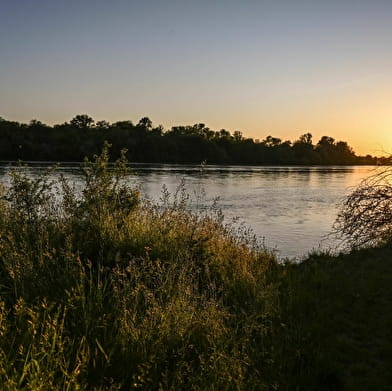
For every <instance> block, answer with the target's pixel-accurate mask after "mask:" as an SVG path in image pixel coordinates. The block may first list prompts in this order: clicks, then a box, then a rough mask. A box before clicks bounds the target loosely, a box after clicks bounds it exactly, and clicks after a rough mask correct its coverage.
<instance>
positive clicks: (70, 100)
mask: <svg viewBox="0 0 392 391" xmlns="http://www.w3.org/2000/svg"><path fill="white" fill-rule="evenodd" d="M0 7H1V8H0V88H1V93H0V116H2V117H4V118H6V119H12V120H18V121H29V120H30V119H32V118H36V119H40V120H41V121H43V122H46V123H49V124H52V123H61V122H64V121H67V120H70V119H71V118H72V117H73V116H74V115H75V114H77V113H88V114H90V115H91V116H92V117H94V118H95V119H96V120H100V119H106V120H109V121H117V120H123V119H132V120H133V121H137V120H138V119H139V118H140V117H142V116H149V117H150V118H151V119H152V120H153V122H154V123H155V124H163V125H164V126H165V127H170V126H172V125H178V124H193V123H197V122H203V123H206V124H207V125H208V126H210V127H211V128H214V129H220V128H226V129H228V130H231V131H233V130H236V129H239V130H242V131H243V132H244V134H245V135H247V136H250V137H254V138H260V139H263V138H264V137H266V136H267V135H269V134H272V135H274V136H277V137H281V138H282V139H291V140H293V139H295V138H297V137H298V136H299V135H300V134H302V133H305V132H308V131H309V132H311V133H313V134H314V137H315V138H316V139H317V138H319V137H321V136H322V135H330V136H332V137H335V138H336V139H343V140H346V141H348V142H349V144H350V145H352V146H353V147H354V149H355V150H356V151H358V152H360V153H368V152H369V153H378V152H379V151H380V150H389V151H390V150H391V149H392V131H391V130H392V129H391V128H392V114H391V113H392V107H391V102H392V72H391V69H392V51H391V49H390V48H391V47H392V23H391V20H392V1H377V0H376V1H275V2H266V1H246V0H245V1H213V0H210V1H187V0H183V1H149V0H145V1H124V0H122V1H118V0H111V1H90V0H84V1H82V0H79V1H73V0H69V1H57V0H52V1H43V0H30V1H28V0H24V1H22V0H14V1H4V0H0Z"/></svg>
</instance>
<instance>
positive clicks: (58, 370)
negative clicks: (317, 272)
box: [0, 145, 279, 390]
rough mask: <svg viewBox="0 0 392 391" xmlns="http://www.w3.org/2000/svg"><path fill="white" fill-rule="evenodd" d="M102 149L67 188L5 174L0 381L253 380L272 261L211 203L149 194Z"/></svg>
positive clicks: (270, 368) (146, 384)
mask: <svg viewBox="0 0 392 391" xmlns="http://www.w3.org/2000/svg"><path fill="white" fill-rule="evenodd" d="M108 161H109V156H108V146H107V145H106V146H105V147H104V149H103V152H102V154H101V155H100V156H95V157H94V159H93V160H92V161H88V160H86V161H85V162H84V164H83V166H82V174H83V178H84V186H83V189H82V191H81V192H80V191H77V190H76V189H74V188H73V186H72V185H71V184H70V183H69V182H67V181H66V179H65V178H62V177H58V179H51V178H54V173H53V172H47V173H43V174H42V175H41V176H39V177H38V178H33V179H32V178H29V177H28V176H27V175H26V174H25V171H24V169H23V167H22V168H19V169H18V168H17V169H15V170H14V171H13V172H12V174H11V184H10V186H9V188H8V189H6V190H3V196H2V198H1V205H0V278H1V280H0V294H1V296H0V297H1V302H0V384H1V385H2V389H3V390H16V389H18V390H19V389H22V390H51V389H53V390H59V389H60V390H85V389H94V390H101V389H102V390H103V389H105V390H117V389H121V390H129V389H140V390H200V389H203V390H252V389H254V390H263V389H274V388H276V387H277V386H278V384H279V365H277V363H276V352H275V351H274V346H273V343H272V341H273V340H274V339H273V338H272V337H271V336H272V335H273V334H274V333H275V330H274V328H273V326H272V325H273V324H274V322H275V319H276V318H277V316H278V308H279V305H278V293H277V292H278V290H277V285H276V284H277V283H276V281H277V279H276V278H275V277H274V275H275V274H276V273H277V270H278V268H279V266H278V265H277V263H276V261H275V259H274V258H273V256H271V255H270V254H269V253H268V252H266V251H265V250H264V249H263V248H262V247H260V246H258V245H257V243H256V242H254V241H253V238H252V237H251V236H248V235H244V234H239V233H238V232H236V231H235V230H233V228H232V227H230V226H227V225H225V224H224V223H223V220H222V216H221V214H220V213H219V212H214V213H210V214H206V213H198V212H190V211H189V208H188V207H187V200H186V197H184V196H182V195H181V194H183V193H181V192H180V193H179V194H178V195H177V197H174V199H170V197H169V196H168V195H167V194H166V195H165V196H164V197H163V199H162V201H161V202H160V203H149V202H147V201H145V200H143V199H141V197H140V196H139V193H138V191H137V190H135V189H133V188H132V187H130V186H129V184H128V183H127V182H126V180H125V178H126V174H127V165H126V161H125V159H124V157H123V155H122V156H121V157H120V159H119V160H118V161H117V162H116V164H115V165H114V167H112V166H110V165H109V163H108Z"/></svg>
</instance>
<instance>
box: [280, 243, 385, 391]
mask: <svg viewBox="0 0 392 391" xmlns="http://www.w3.org/2000/svg"><path fill="white" fill-rule="evenodd" d="M391 259H392V246H391V245H387V246H385V247H382V248H373V249H366V250H361V251H354V252H352V253H351V254H348V255H339V256H335V257H333V256H327V255H319V256H310V257H309V258H308V259H306V260H305V261H303V262H302V263H300V264H297V265H296V264H290V265H286V266H285V267H283V268H282V273H283V274H282V286H281V289H280V292H281V294H282V296H281V297H282V301H281V304H282V307H281V311H282V312H281V313H282V319H283V322H284V324H285V326H284V327H283V328H282V334H284V330H287V333H286V336H287V339H286V340H285V344H286V345H287V352H286V354H283V357H287V359H286V360H285V361H284V364H283V366H284V367H285V368H286V371H284V372H285V373H286V374H287V379H288V382H289V383H288V384H287V389H298V390H385V391H386V390H389V389H390V385H391V384H392V373H391V371H390V368H391V367H392V312H391V310H390V308H391V307H392V286H391V281H392V263H391ZM283 298H284V299H283ZM291 376H292V378H291ZM290 379H292V380H290ZM294 384H297V385H298V387H293V385H294Z"/></svg>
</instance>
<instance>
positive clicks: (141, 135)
mask: <svg viewBox="0 0 392 391" xmlns="http://www.w3.org/2000/svg"><path fill="white" fill-rule="evenodd" d="M105 140H106V141H108V142H109V143H110V144H111V145H112V151H113V154H114V155H115V156H117V155H118V154H119V152H120V150H121V149H123V148H125V149H126V150H127V152H126V158H127V159H128V161H134V162H140V163H142V162H150V163H168V164H200V163H202V162H207V163H209V164H240V165H297V164H299V165H360V164H365V165H377V164H382V165H385V164H391V158H390V157H376V156H371V155H366V156H357V155H356V154H355V152H354V151H353V149H352V148H351V147H350V146H349V145H348V143H347V142H346V141H339V140H335V139H334V138H332V137H329V136H323V137H321V138H320V140H318V141H317V142H314V140H313V137H312V134H311V133H305V134H303V135H300V136H299V138H298V139H297V140H292V141H290V140H282V139H280V138H279V137H272V136H270V135H269V136H266V137H265V138H264V139H262V140H260V139H252V138H248V137H246V136H245V135H244V134H243V133H242V132H241V131H238V130H236V131H234V132H233V133H231V132H229V131H227V130H225V129H220V130H216V131H215V130H212V129H210V128H208V127H207V126H206V125H205V124H201V123H199V124H195V125H192V126H189V125H186V126H175V127H172V128H171V129H164V128H163V127H162V126H153V124H152V122H151V120H150V119H149V118H147V117H144V118H142V119H140V121H139V122H138V123H137V124H133V123H132V121H118V122H115V123H112V124H110V123H108V122H106V121H98V122H95V121H94V120H93V119H92V118H91V117H89V116H88V115H86V114H82V115H77V116H75V117H74V118H73V119H72V120H71V121H70V122H65V123H63V124H56V125H53V126H48V125H45V124H43V123H42V122H40V121H37V120H32V121H30V122H29V123H28V124H23V123H19V122H15V121H7V120H5V119H3V118H0V160H2V161H13V160H19V159H20V160H23V161H68V162H78V161H82V160H83V158H84V157H85V156H93V155H94V154H99V152H100V150H101V148H102V146H103V144H104V142H105Z"/></svg>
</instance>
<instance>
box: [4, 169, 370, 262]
mask: <svg viewBox="0 0 392 391" xmlns="http://www.w3.org/2000/svg"><path fill="white" fill-rule="evenodd" d="M45 167H46V164H40V163H35V164H33V165H32V167H31V168H30V169H29V172H30V174H31V175H35V174H37V173H38V172H39V171H40V170H42V169H43V168H45ZM132 167H133V171H132V174H131V175H130V177H129V181H130V182H131V183H134V184H135V186H138V187H140V189H141V192H142V194H143V195H144V196H145V197H148V198H150V199H154V200H158V199H159V198H160V197H161V195H162V193H161V192H162V187H163V186H166V187H167V189H168V191H169V193H171V194H174V193H175V192H176V189H177V188H178V186H180V184H181V183H184V184H185V187H186V191H187V192H188V193H189V195H190V198H191V200H192V205H193V207H196V206H197V207H208V206H209V205H211V204H212V203H213V200H214V199H216V198H217V197H219V201H218V205H219V207H220V208H221V209H222V211H223V213H224V215H225V219H226V221H230V220H231V219H233V218H238V219H239V221H240V222H242V223H244V224H246V225H247V226H249V227H251V228H252V229H253V231H254V233H255V234H256V235H257V237H258V238H259V239H260V240H262V241H263V242H264V243H265V245H266V246H267V247H268V248H270V249H273V250H274V251H276V253H277V255H278V256H279V257H282V258H285V257H290V258H294V257H302V256H304V255H306V254H307V253H308V252H309V251H311V250H312V249H321V248H322V249H326V248H332V249H333V248H334V247H335V246H336V244H337V242H336V240H334V239H332V238H330V237H328V238H327V237H326V236H327V235H328V233H330V231H331V227H332V224H333V222H334V220H335V218H336V215H337V207H338V204H339V203H340V202H341V201H342V199H343V198H344V197H345V196H346V195H347V194H349V192H350V191H351V190H352V188H353V187H355V186H356V185H358V184H359V182H360V181H361V180H362V179H363V178H365V177H367V176H368V175H370V174H371V173H373V172H374V170H375V168H374V167H370V166H328V167H325V166H311V167H275V166H274V167H265V166H263V167H253V166H204V167H203V169H202V170H201V168H200V166H195V165H189V166H184V165H144V164H134V165H133V166H132ZM76 168H77V167H76V166H75V165H63V166H62V167H61V168H60V171H61V172H63V173H64V174H65V175H66V176H67V177H69V178H71V179H72V180H74V181H76V182H78V181H79V180H80V178H79V177H78V174H77V171H75V169H76ZM6 172H7V169H6V168H5V167H3V168H2V171H1V172H0V178H1V179H2V181H5V182H6V181H7V175H6ZM204 193H205V194H204Z"/></svg>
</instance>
